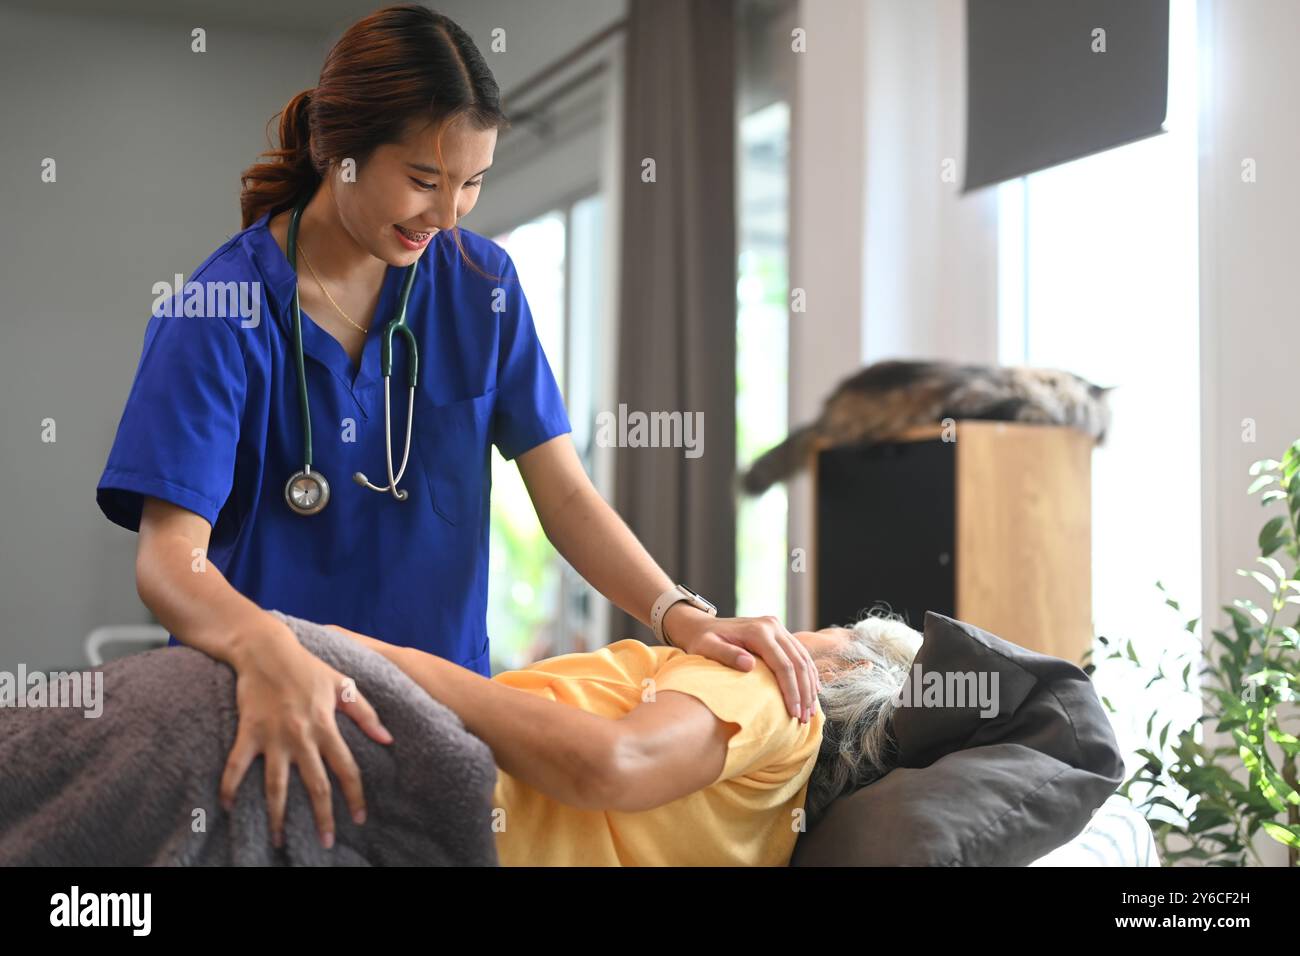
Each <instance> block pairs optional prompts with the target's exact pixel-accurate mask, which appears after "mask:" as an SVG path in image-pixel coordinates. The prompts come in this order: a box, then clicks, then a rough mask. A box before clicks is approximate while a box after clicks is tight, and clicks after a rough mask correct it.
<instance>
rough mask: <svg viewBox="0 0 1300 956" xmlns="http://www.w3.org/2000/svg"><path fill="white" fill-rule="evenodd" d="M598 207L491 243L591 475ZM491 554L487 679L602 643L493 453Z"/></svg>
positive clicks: (520, 488)
mask: <svg viewBox="0 0 1300 956" xmlns="http://www.w3.org/2000/svg"><path fill="white" fill-rule="evenodd" d="M603 208H604V202H603V200H602V199H601V198H600V197H599V196H592V197H588V198H585V199H582V200H579V201H578V202H576V203H573V204H572V205H570V206H567V207H566V208H563V209H559V210H555V211H552V212H548V213H546V214H545V215H542V216H539V217H538V218H536V219H534V220H532V221H530V222H528V223H525V224H523V225H521V226H519V227H517V228H515V229H512V230H510V231H509V232H506V233H503V234H501V235H498V236H496V237H494V238H495V241H496V242H497V243H498V244H500V245H501V246H502V248H504V249H505V250H506V251H507V252H508V253H509V254H510V257H511V259H512V260H514V263H515V267H516V269H517V270H518V273H519V280H520V282H521V283H522V284H523V288H524V294H525V296H526V297H527V299H528V305H529V307H530V309H531V310H532V314H533V322H534V324H535V326H536V328H537V335H538V338H539V339H540V340H541V343H542V348H543V349H544V350H545V351H546V358H547V361H549V362H550V365H551V370H552V372H554V374H555V379H556V381H557V382H558V383H559V386H560V389H561V391H562V393H563V394H564V403H565V407H566V408H567V410H568V413H569V419H570V421H571V423H572V424H573V435H572V438H573V441H574V444H575V446H576V447H577V450H578V455H579V457H580V458H581V459H582V462H583V464H584V466H586V468H587V472H588V474H591V473H592V465H593V462H592V425H593V422H594V420H595V402H596V399H597V395H598V392H599V389H598V374H597V373H598V365H597V361H598V356H599V354H600V353H599V339H598V331H599V328H598V324H597V321H596V312H597V303H598V302H599V296H600V280H601V272H600V268H599V257H598V256H597V255H596V250H599V249H600V248H601V243H602V237H601V228H602V223H603V216H602V211H603ZM489 549H490V565H489V568H490V570H489V577H488V635H489V637H490V643H491V647H492V669H493V672H494V673H495V672H498V671H501V670H508V669H512V668H518V667H525V666H527V665H528V664H531V663H533V662H534V661H537V660H540V659H542V658H544V657H551V656H554V655H556V654H564V653H569V652H571V651H576V650H589V649H594V648H595V647H597V646H599V645H600V644H601V643H603V641H602V640H601V639H600V636H599V634H598V632H597V628H598V622H597V619H596V614H595V610H596V608H597V601H598V599H600V600H603V599H602V598H600V595H599V594H597V593H596V592H595V590H594V589H592V587H591V586H590V585H589V584H587V582H586V581H585V580H583V578H582V577H581V576H580V575H579V574H578V573H577V572H576V571H574V570H573V569H572V568H571V567H570V566H569V565H568V563H567V562H566V561H565V560H564V559H563V558H561V557H560V556H559V554H557V553H556V551H555V549H554V548H553V547H552V546H551V543H550V541H548V540H547V538H546V533H545V532H544V531H543V530H542V526H541V523H540V522H539V521H538V519H537V512H536V511H535V510H534V508H533V504H532V500H531V499H530V498H529V497H528V490H527V488H526V487H525V486H524V481H523V477H522V476H521V475H520V473H519V469H518V467H517V463H516V462H508V461H506V460H505V459H504V458H502V457H501V453H500V452H499V451H497V449H496V448H495V447H494V448H493V449H492V508H491V534H490V543H489Z"/></svg>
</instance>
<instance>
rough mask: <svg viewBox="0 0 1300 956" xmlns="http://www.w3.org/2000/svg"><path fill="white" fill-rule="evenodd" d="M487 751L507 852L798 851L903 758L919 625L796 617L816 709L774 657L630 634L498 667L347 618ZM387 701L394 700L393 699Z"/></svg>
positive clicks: (587, 862) (513, 861)
mask: <svg viewBox="0 0 1300 956" xmlns="http://www.w3.org/2000/svg"><path fill="white" fill-rule="evenodd" d="M333 629H334V630H336V631H338V632H340V633H342V634H345V635H348V636H349V637H352V638H353V639H355V640H357V641H360V642H362V643H364V644H365V645H367V646H369V647H370V648H372V649H373V650H376V651H378V652H379V653H381V654H383V655H384V656H385V657H386V658H388V659H389V660H391V661H392V662H393V663H394V664H396V665H397V666H398V667H400V668H401V669H402V670H403V671H405V672H406V673H407V674H408V675H410V677H411V678H413V679H414V680H415V681H416V682H417V683H418V684H420V686H422V687H423V688H424V689H425V690H426V691H428V692H429V694H431V695H432V696H433V697H434V698H435V699H436V700H438V701H440V702H441V703H443V704H444V705H446V706H447V707H448V708H450V709H451V710H453V711H455V712H456V713H457V714H458V715H459V716H460V718H461V720H462V721H464V723H465V726H466V728H467V729H468V730H469V731H470V732H471V733H473V734H475V735H476V736H478V737H479V738H480V739H482V740H483V741H484V742H485V743H486V744H487V745H488V746H489V747H490V748H491V749H492V752H493V755H494V757H495V760H496V764H497V767H498V776H497V783H496V788H495V791H494V800H495V804H494V805H495V807H496V810H495V812H494V827H495V828H496V844H497V851H498V855H499V858H500V861H501V864H502V865H503V866H519V865H523V866H604V865H609V866H618V865H632V866H646V865H649V866H654V865H668V866H692V865H724V866H726V865H767V866H772V865H775V866H785V865H788V863H789V861H790V856H791V854H792V853H793V851H794V845H795V840H796V839H797V837H798V834H799V832H801V831H802V830H803V829H805V828H806V827H805V821H804V815H805V813H806V814H807V815H808V817H809V818H810V819H812V820H815V819H816V818H817V817H818V816H819V815H820V814H821V813H822V812H823V811H824V810H825V808H826V807H827V805H828V804H829V803H830V802H831V801H832V800H833V799H835V798H836V797H837V796H839V795H840V794H842V793H846V792H850V791H852V790H855V789H857V788H858V787H860V786H863V785H865V784H867V783H870V782H871V781H872V780H875V779H877V778H878V777H880V776H883V775H884V774H885V773H887V772H888V771H889V770H890V769H891V768H892V766H893V763H892V761H893V754H892V746H891V745H892V740H891V736H890V727H891V719H892V714H893V709H894V706H895V702H894V698H895V697H896V696H897V695H898V692H899V691H900V690H901V688H902V686H903V683H904V681H905V680H906V678H907V674H908V671H909V669H910V667H911V664H912V659H913V658H914V657H915V656H916V653H917V651H918V650H919V649H920V647H921V635H920V634H918V633H917V632H916V631H915V630H913V629H912V628H910V627H908V626H907V625H906V624H904V623H903V622H902V621H900V620H896V619H891V618H889V617H884V616H876V615H872V616H868V617H866V618H864V619H863V620H861V621H859V622H858V623H856V624H855V625H853V626H852V627H848V628H845V627H829V628H824V629H822V630H820V631H799V632H795V634H794V636H795V637H796V638H797V639H798V640H800V641H802V642H803V644H804V645H805V647H807V649H808V650H809V652H810V653H811V654H812V656H813V660H814V661H815V662H816V664H817V669H818V673H819V675H820V676H821V680H822V689H821V693H820V695H819V698H818V702H819V704H820V707H819V708H818V709H817V710H816V711H815V712H814V713H813V715H812V719H810V720H809V721H808V722H807V723H803V722H801V721H799V720H797V719H796V718H794V717H791V716H790V715H789V713H788V712H787V711H786V707H785V703H784V701H783V699H782V696H781V692H780V689H779V687H778V685H777V681H776V678H775V676H774V675H773V674H772V672H771V671H770V670H769V669H768V667H767V665H766V664H765V663H763V661H762V660H758V659H755V661H754V665H753V667H752V668H751V669H750V670H748V671H738V670H735V669H733V668H731V667H727V666H725V665H722V664H719V663H717V662H716V661H712V660H709V659H708V658H704V657H699V656H696V655H691V654H686V653H684V652H683V651H681V650H679V649H677V648H674V647H666V646H662V645H653V646H651V645H647V644H644V643H642V642H641V641H637V640H630V639H629V640H623V641H618V642H616V643H613V644H610V645H608V646H606V647H602V648H601V649H599V650H597V651H593V652H591V653H582V654H563V655H560V656H559V657H552V658H549V659H547V660H543V661H540V662H538V663H536V664H533V665H532V666H530V667H526V668H523V669H522V670H513V671H505V672H503V673H501V674H498V675H496V676H495V677H493V678H492V679H491V680H489V679H487V678H485V677H482V676H481V675H479V674H476V673H474V672H472V671H469V670H466V669H464V668H462V667H459V666H458V665H456V664H453V663H451V662H449V661H446V660H443V659H441V658H438V657H435V656H433V655H430V654H428V653H426V652H424V651H421V650H418V649H415V648H409V647H401V646H396V645H392V644H387V643H385V642H383V641H379V640H376V639H374V638H371V637H366V636H364V635H360V634H356V633H354V632H352V631H348V630H346V629H344V628H338V627H335V628H333ZM381 716H382V715H381Z"/></svg>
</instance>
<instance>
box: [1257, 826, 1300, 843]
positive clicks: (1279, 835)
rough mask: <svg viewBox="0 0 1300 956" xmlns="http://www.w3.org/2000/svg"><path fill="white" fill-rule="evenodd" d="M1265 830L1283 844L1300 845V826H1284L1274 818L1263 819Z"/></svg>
mask: <svg viewBox="0 0 1300 956" xmlns="http://www.w3.org/2000/svg"><path fill="white" fill-rule="evenodd" d="M1260 825H1261V826H1262V827H1263V828H1264V832H1265V833H1267V834H1268V835H1269V836H1271V837H1272V838H1273V839H1274V840H1276V841H1277V842H1278V843H1281V844H1282V845H1283V846H1294V847H1300V827H1288V826H1283V825H1282V824H1280V823H1274V822H1273V821H1272V820H1261V821H1260Z"/></svg>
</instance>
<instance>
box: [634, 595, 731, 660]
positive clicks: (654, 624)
mask: <svg viewBox="0 0 1300 956" xmlns="http://www.w3.org/2000/svg"><path fill="white" fill-rule="evenodd" d="M678 601H686V602H688V603H690V604H693V605H694V606H695V607H697V608H699V609H700V610H701V611H703V612H705V613H706V614H709V615H712V616H713V617H717V616H718V609H717V607H716V606H715V605H714V604H713V603H711V602H710V601H708V600H707V599H705V598H702V597H700V595H699V594H697V593H696V592H694V591H692V590H691V589H690V588H688V587H687V586H686V585H684V584H674V585H673V586H672V587H670V588H669V589H668V590H667V591H665V592H664V593H663V594H661V595H659V597H658V599H657V600H656V601H655V603H654V606H653V607H652V608H650V629H651V630H652V631H654V632H655V638H656V639H657V640H658V641H659V643H661V644H667V645H668V646H669V647H677V645H676V644H674V643H673V642H672V641H670V640H668V635H667V634H665V633H664V616H665V615H666V614H667V613H668V609H669V608H670V607H672V606H673V605H674V604H676V603H677V602H678ZM680 649H681V648H678V650H680Z"/></svg>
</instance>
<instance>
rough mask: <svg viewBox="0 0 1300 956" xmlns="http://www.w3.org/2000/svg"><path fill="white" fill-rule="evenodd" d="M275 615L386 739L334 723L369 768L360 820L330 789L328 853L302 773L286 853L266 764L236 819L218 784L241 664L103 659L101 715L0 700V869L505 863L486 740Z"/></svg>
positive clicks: (150, 656) (187, 658) (355, 655)
mask: <svg viewBox="0 0 1300 956" xmlns="http://www.w3.org/2000/svg"><path fill="white" fill-rule="evenodd" d="M272 613H274V614H276V615H277V616H278V617H280V618H281V619H282V620H284V621H286V622H287V623H288V624H289V626H290V627H291V628H292V629H293V631H294V633H295V634H297V636H298V639H299V640H300V641H301V642H302V644H303V645H304V646H305V647H306V648H307V649H308V650H309V651H311V652H312V653H313V654H315V655H316V656H318V657H320V658H321V659H322V660H324V661H325V662H326V663H328V664H330V665H331V666H332V667H334V668H335V669H337V670H338V671H340V672H341V673H343V674H346V675H348V676H350V677H352V678H354V679H355V681H356V686H357V689H358V690H359V691H360V693H361V694H362V695H363V696H364V697H365V698H366V699H367V700H368V701H369V702H370V703H371V705H373V706H374V708H375V710H376V711H377V712H378V714H379V717H380V720H382V721H383V723H384V725H385V726H386V727H387V728H388V729H389V731H391V733H392V735H393V738H394V742H393V743H391V744H386V745H385V744H380V743H377V742H375V741H374V740H372V739H371V738H370V737H369V736H367V735H366V734H365V733H364V732H363V731H362V730H361V729H360V728H359V727H358V726H357V725H356V724H355V723H354V722H353V720H352V719H351V718H350V717H348V716H347V715H345V714H342V713H339V714H337V715H336V719H337V721H338V725H339V728H340V731H341V733H342V736H343V739H344V741H346V743H347V745H348V748H349V749H350V750H351V751H352V755H353V757H354V758H355V759H356V761H357V764H358V766H359V767H360V769H361V775H362V776H361V779H362V786H363V787H364V789H365V794H366V809H367V820H366V822H365V823H364V824H362V825H360V826H358V825H356V824H355V823H353V822H352V817H351V814H350V813H349V811H348V807H347V803H346V801H345V800H344V798H343V794H342V792H341V791H340V789H339V786H338V783H337V781H334V787H333V790H334V823H335V845H334V847H333V849H330V850H326V849H325V848H324V847H322V846H321V843H320V840H319V838H318V836H317V833H316V824H315V818H314V816H313V813H312V808H311V803H310V801H309V800H308V798H307V792H306V790H305V788H304V787H303V785H302V781H301V779H300V777H299V775H298V771H297V768H296V767H295V768H293V769H292V770H291V772H290V775H289V792H288V801H287V804H286V810H285V831H284V837H285V839H284V846H283V848H281V849H278V850H277V849H276V848H275V847H273V846H272V845H271V841H270V835H269V828H268V814H267V806H266V796H265V790H264V784H263V776H262V770H263V760H262V759H261V758H258V759H257V760H255V761H254V762H253V764H252V766H251V767H249V769H248V772H247V773H246V774H245V776H244V779H243V782H242V783H241V784H240V787H239V791H238V794H237V796H236V799H235V805H234V809H233V810H232V812H230V813H227V812H226V811H225V810H224V809H223V808H222V806H221V804H220V801H219V786H220V782H221V773H222V770H223V768H224V766H225V763H226V759H227V756H228V755H229V753H230V748H231V746H232V745H233V743H234V739H235V731H236V722H237V714H238V711H237V708H236V704H235V675H234V671H233V670H231V668H230V667H229V666H228V665H226V664H223V663H221V662H219V661H216V660H214V659H212V658H210V657H208V656H207V655H206V654H203V653H202V652H200V651H197V650H194V649H193V648H188V647H167V648H159V649H157V650H153V651H148V652H145V653H142V654H136V655H133V656H130V657H126V658H122V659H120V660H116V661H112V662H110V663H108V664H106V665H104V667H103V668H102V671H103V698H104V699H103V712H102V714H101V715H100V716H99V717H94V718H90V717H86V716H85V715H84V712H83V710H81V709H72V708H43V709H42V708H23V709H16V708H13V707H0V768H3V771H2V772H0V865H6V866H12V865H55V864H72V865H127V866H132V865H200V866H204V865H208V866H213V865H215V866H224V865H239V866H246V865H255V866H256V865H267V866H299V865H309V866H322V865H323V866H330V865H333V866H364V865H424V864H433V865H496V863H497V855H496V845H495V842H494V837H493V835H492V827H491V814H492V808H491V798H492V789H493V786H494V784H495V781H496V765H495V763H494V761H493V758H492V752H491V750H490V749H489V748H488V746H487V745H486V744H485V743H483V741H481V740H479V739H478V738H477V737H475V736H473V735H472V734H470V733H469V732H468V731H467V730H466V729H465V726H464V724H463V723H462V721H461V720H460V718H459V717H458V716H457V715H456V714H455V713H454V712H452V711H451V710H449V709H448V708H447V707H445V706H443V705H442V704H440V703H438V702H437V701H435V700H433V699H432V698H431V697H430V696H429V695H428V694H427V693H425V692H424V690H422V689H421V688H420V687H419V686H418V685H417V684H416V683H415V682H414V681H412V680H411V679H410V678H409V677H407V676H406V675H405V674H404V673H402V672H401V671H400V670H399V669H398V668H397V667H395V666H394V665H393V664H391V663H390V662H389V661H387V660H385V659H384V658H383V657H381V656H380V655H378V654H376V653H375V652H373V651H371V650H369V649H367V648H364V647H362V646H360V645H359V644H357V643H356V642H354V641H352V640H350V639H348V638H346V637H343V636H341V635H338V634H336V633H334V632H332V631H329V630H326V629H325V628H323V627H320V626H318V625H315V624H312V623H310V622H307V621H303V620H300V619H298V618H293V617H288V616H286V615H283V614H280V613H279V612H278V611H275V612H272ZM327 771H328V765H327ZM330 778H331V780H334V777H333V774H332V773H330Z"/></svg>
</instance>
